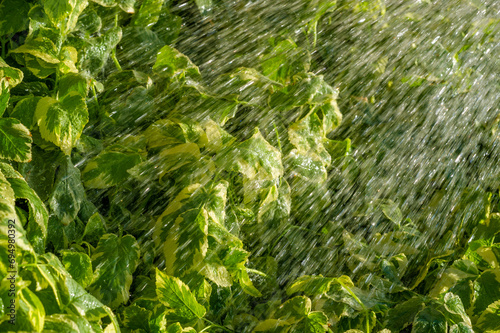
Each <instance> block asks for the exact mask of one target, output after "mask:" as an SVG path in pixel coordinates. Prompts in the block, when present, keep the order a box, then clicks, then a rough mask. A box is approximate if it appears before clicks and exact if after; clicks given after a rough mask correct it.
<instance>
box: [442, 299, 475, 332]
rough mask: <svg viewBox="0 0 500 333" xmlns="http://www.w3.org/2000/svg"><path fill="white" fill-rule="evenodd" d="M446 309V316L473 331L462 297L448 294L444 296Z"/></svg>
mask: <svg viewBox="0 0 500 333" xmlns="http://www.w3.org/2000/svg"><path fill="white" fill-rule="evenodd" d="M444 308H445V309H446V311H447V313H446V314H445V315H446V316H447V317H448V318H451V319H452V320H453V322H455V323H459V322H462V323H464V324H465V325H467V326H468V327H470V328H471V329H472V323H471V320H470V318H469V316H468V315H467V313H466V312H465V309H464V305H463V304H462V300H461V299H460V297H458V296H457V295H455V294H453V293H447V294H446V295H444Z"/></svg>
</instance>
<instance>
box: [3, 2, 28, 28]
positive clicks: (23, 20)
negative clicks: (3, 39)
mask: <svg viewBox="0 0 500 333" xmlns="http://www.w3.org/2000/svg"><path fill="white" fill-rule="evenodd" d="M14 8H15V10H13V9H14ZM29 10H30V5H29V4H28V3H27V2H26V1H24V0H2V2H1V3H0V36H5V35H10V34H14V33H16V32H19V31H23V30H25V29H26V28H27V27H28V12H29Z"/></svg>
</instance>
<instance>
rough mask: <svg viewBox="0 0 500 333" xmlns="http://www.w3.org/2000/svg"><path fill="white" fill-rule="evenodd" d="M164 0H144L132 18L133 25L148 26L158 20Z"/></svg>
mask: <svg viewBox="0 0 500 333" xmlns="http://www.w3.org/2000/svg"><path fill="white" fill-rule="evenodd" d="M163 2H164V0H144V2H143V3H142V5H141V8H140V9H139V11H138V12H137V14H136V16H135V18H134V25H137V26H142V27H150V26H153V25H155V24H156V22H158V19H159V18H160V14H161V7H162V6H163Z"/></svg>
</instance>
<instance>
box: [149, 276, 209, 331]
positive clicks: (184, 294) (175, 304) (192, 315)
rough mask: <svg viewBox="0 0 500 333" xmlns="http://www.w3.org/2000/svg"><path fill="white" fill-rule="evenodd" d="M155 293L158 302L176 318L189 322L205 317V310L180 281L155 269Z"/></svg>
mask: <svg viewBox="0 0 500 333" xmlns="http://www.w3.org/2000/svg"><path fill="white" fill-rule="evenodd" d="M156 292H157V294H158V298H159V300H160V302H162V303H163V304H165V305H166V306H167V307H169V308H171V309H172V313H171V314H172V315H173V316H175V317H176V318H178V319H180V320H183V321H186V322H190V321H193V320H194V319H199V318H202V317H203V316H205V313H206V310H205V308H204V307H203V306H202V305H201V304H199V303H198V302H197V301H196V298H195V297H194V295H193V294H192V293H191V291H190V290H189V287H188V286H187V285H185V284H184V283H183V282H182V281H181V280H179V279H178V278H175V277H173V276H169V275H167V274H165V273H163V272H162V271H160V270H158V269H156Z"/></svg>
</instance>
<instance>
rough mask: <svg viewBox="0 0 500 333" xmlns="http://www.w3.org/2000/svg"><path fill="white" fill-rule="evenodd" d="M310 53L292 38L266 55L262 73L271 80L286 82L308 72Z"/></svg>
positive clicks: (279, 44) (277, 45) (280, 43)
mask: <svg viewBox="0 0 500 333" xmlns="http://www.w3.org/2000/svg"><path fill="white" fill-rule="evenodd" d="M309 62H310V55H309V54H308V53H307V51H306V50H304V49H302V48H300V47H297V45H296V44H295V42H293V41H292V40H290V39H286V40H283V41H281V42H279V43H278V44H276V46H275V47H274V48H273V49H272V50H271V52H270V53H269V54H266V55H265V56H264V61H263V62H262V64H261V66H262V73H263V74H264V75H266V76H268V77H269V78H270V79H271V80H274V81H278V82H280V83H283V84H286V83H287V82H289V81H290V80H291V78H292V76H293V75H295V74H298V73H301V72H307V71H308V69H309Z"/></svg>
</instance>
